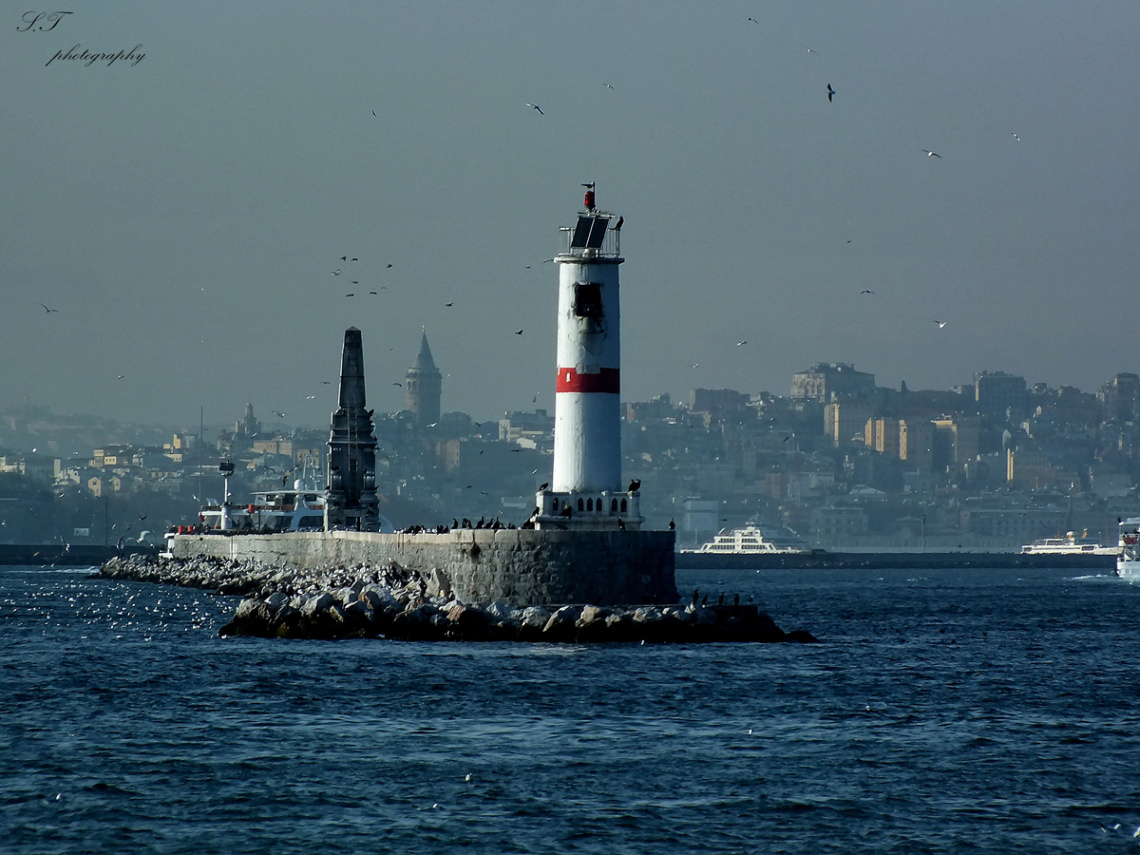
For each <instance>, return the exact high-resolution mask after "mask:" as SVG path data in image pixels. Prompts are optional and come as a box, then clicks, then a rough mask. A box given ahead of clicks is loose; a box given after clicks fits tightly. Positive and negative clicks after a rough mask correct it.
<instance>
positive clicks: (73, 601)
mask: <svg viewBox="0 0 1140 855" xmlns="http://www.w3.org/2000/svg"><path fill="white" fill-rule="evenodd" d="M90 573H91V569H90V568H87V569H76V568H70V569H47V568H38V567H35V568H32V567H3V568H0V852H4V853H36V854H37V855H44V853H78V852H185V853H195V855H202V853H211V852H225V853H246V852H250V853H252V852H266V853H269V852H272V853H293V852H297V853H300V852H312V851H322V852H352V853H360V852H401V853H419V852H423V853H427V852H431V853H441V852H442V853H450V852H465V853H470V852H474V853H543V855H548V853H562V852H582V853H606V855H612V853H674V852H676V853H681V852H685V853H688V852H716V853H721V852H723V853H729V852H796V853H821V852H837V853H839V852H842V853H853V852H875V853H881V852H900V853H901V852H905V853H910V852H931V853H943V852H994V853H1007V852H1010V851H1025V852H1034V853H1039V852H1093V851H1095V852H1126V851H1127V852H1136V851H1140V836H1136V835H1137V834H1138V830H1140V676H1138V675H1140V668H1138V663H1140V644H1138V641H1140V627H1138V621H1137V615H1138V612H1140V586H1137V585H1133V584H1129V583H1127V582H1123V581H1121V580H1118V579H1115V578H1114V577H1110V576H1107V575H1105V576H1100V575H1090V576H1087V577H1081V576H1075V575H1074V574H1073V572H1072V571H1061V570H1053V571H1050V570H1032V571H1028V570H984V569H970V570H922V571H917V570H914V571H906V570H891V571H874V570H861V571H839V570H814V571H792V570H782V571H763V572H760V573H756V572H752V571H719V572H702V571H681V572H678V580H677V581H678V587H679V588H680V589H681V591H682V592H683V595H682V598H683V599H684V600H685V601H688V600H689V599H690V598H691V597H692V596H693V591H694V589H695V590H696V591H697V595H698V596H699V597H702V598H703V597H704V596H706V595H707V596H709V599H710V602H712V601H715V600H716V599H719V598H720V596H721V594H722V593H723V594H724V596H725V598H726V601H728V602H731V600H732V598H733V596H734V595H739V596H740V598H741V601H742V602H749V601H752V602H756V603H758V604H759V605H760V606H761V607H762V608H763V609H765V610H767V611H768V612H769V613H770V614H771V615H772V617H773V618H774V619H775V621H776V623H777V624H779V625H780V626H782V627H783V628H785V629H797V628H804V629H808V630H810V631H811V632H812V633H814V634H815V635H816V636H817V637H818V638H819V639H820V642H821V643H819V644H815V645H800V644H768V645H758V644H739V645H728V644H709V645H676V646H674V645H640V644H638V645H630V644H608V645H595V646H581V645H547V644H507V643H414V642H390V641H385V640H380V639H376V640H349V641H333V642H322V641H283V640H264V639H240V638H227V639H223V638H219V637H218V628H219V627H220V626H221V625H222V624H223V623H224V622H225V621H226V620H227V619H228V617H229V615H230V613H231V612H232V610H233V608H234V606H235V605H236V601H235V600H234V599H233V598H227V597H217V596H213V595H211V594H209V593H206V592H202V591H196V590H186V589H178V588H171V587H164V586H156V585H146V584H135V583H124V582H118V581H108V580H101V579H97V578H91V576H90Z"/></svg>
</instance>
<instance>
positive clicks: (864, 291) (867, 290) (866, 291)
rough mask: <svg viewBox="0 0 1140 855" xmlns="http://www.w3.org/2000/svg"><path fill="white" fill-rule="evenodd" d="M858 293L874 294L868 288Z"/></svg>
mask: <svg viewBox="0 0 1140 855" xmlns="http://www.w3.org/2000/svg"><path fill="white" fill-rule="evenodd" d="M859 293H860V294H874V293H875V292H874V291H872V290H871V289H870V288H864V289H863V290H862V291H860V292H859Z"/></svg>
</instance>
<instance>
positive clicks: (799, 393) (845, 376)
mask: <svg viewBox="0 0 1140 855" xmlns="http://www.w3.org/2000/svg"><path fill="white" fill-rule="evenodd" d="M874 391H875V375H874V374H869V373H867V372H866V371H856V370H855V366H854V365H848V364H847V363H845V362H818V363H816V364H815V365H813V366H812V367H811V368H809V369H807V370H806V371H797V372H796V373H795V374H793V375H792V397H793V398H799V399H803V398H808V399H811V400H814V401H819V402H820V403H822V404H827V403H830V402H831V401H834V400H837V399H839V400H842V399H844V398H856V399H857V398H863V397H868V396H870V395H872V394H873V393H874Z"/></svg>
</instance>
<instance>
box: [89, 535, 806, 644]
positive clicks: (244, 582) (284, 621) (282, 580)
mask: <svg viewBox="0 0 1140 855" xmlns="http://www.w3.org/2000/svg"><path fill="white" fill-rule="evenodd" d="M99 575H101V576H103V577H107V578H117V579H124V578H126V579H133V580H136V581H145V582H157V583H161V584H172V585H181V586H186V587H195V588H205V589H208V590H216V591H217V592H218V593H222V594H240V595H243V596H244V599H242V601H241V603H240V604H239V605H238V607H237V609H236V611H235V612H234V614H233V617H232V619H231V620H230V622H229V623H227V624H226V625H225V626H224V627H222V629H221V631H220V634H221V635H223V636H254V637H261V638H319V639H334V638H389V639H399V640H415V641H531V642H534V641H543V642H557V643H592V642H638V641H640V642H649V643H703V642H776V641H798V642H813V641H815V640H816V639H815V638H814V637H812V635H811V634H810V633H808V632H806V631H803V630H800V631H796V632H790V633H788V632H784V631H783V630H781V629H780V628H779V627H778V626H776V624H775V623H774V622H773V621H772V619H771V618H770V617H769V616H768V615H766V614H764V613H763V612H761V611H760V610H759V609H758V608H757V607H756V606H754V605H731V606H729V605H716V606H701V605H698V604H696V603H693V604H691V605H689V606H687V607H684V608H682V607H681V606H678V605H671V606H663V607H662V606H656V605H654V606H649V605H642V606H623V607H612V606H611V607H602V606H596V605H561V606H550V607H544V606H528V607H526V608H513V607H512V606H510V605H509V604H507V603H502V602H492V603H485V604H477V605H476V604H469V603H463V602H460V600H459V599H457V598H456V597H454V595H450V594H449V593H448V592H445V593H444V594H443V595H441V596H429V594H428V591H429V590H431V589H432V584H433V582H434V581H435V580H432V579H430V578H426V577H425V576H424V575H423V574H420V573H418V572H416V571H414V570H408V569H406V568H402V567H399V566H396V565H394V564H389V565H385V566H382V567H368V566H364V565H361V566H359V567H356V568H335V569H331V570H323V571H313V570H298V569H295V568H290V567H280V568H270V567H265V566H261V565H256V564H252V563H247V562H236V561H227V560H221V559H212V558H195V559H162V558H159V559H148V558H144V557H141V556H132V557H130V558H125V559H112V560H111V561H108V562H107V563H106V564H105V565H103V567H102V568H101V569H100V571H99ZM429 575H430V574H429Z"/></svg>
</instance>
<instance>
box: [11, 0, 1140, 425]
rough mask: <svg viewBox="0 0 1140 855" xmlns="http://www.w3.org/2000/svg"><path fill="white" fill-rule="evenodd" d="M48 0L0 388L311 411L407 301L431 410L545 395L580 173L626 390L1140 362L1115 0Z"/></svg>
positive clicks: (24, 111)
mask: <svg viewBox="0 0 1140 855" xmlns="http://www.w3.org/2000/svg"><path fill="white" fill-rule="evenodd" d="M58 9H65V10H68V11H70V12H71V14H69V15H66V16H63V17H62V18H61V19H60V20H59V22H58V23H57V24H56V25H55V27H54V29H51V30H48V29H47V27H49V26H50V23H49V22H48V21H47V20H46V19H43V20H40V21H39V22H38V23H37V24H35V25H34V26H33V27H32V28H31V29H28V28H27V25H28V22H29V21H30V20H32V18H33V17H34V15H33V16H28V17H25V13H27V12H28V11H29V6H28V5H26V4H25V5H14V4H12V3H3V4H2V5H0V34H2V35H0V73H2V76H3V80H4V87H3V95H2V96H0V98H2V101H0V104H2V105H3V123H2V124H0V128H2V134H3V141H4V145H3V151H4V158H3V163H2V166H0V201H2V204H0V289H2V290H0V294H2V297H3V302H2V311H0V364H2V366H3V370H2V374H0V405H12V404H19V403H21V402H23V401H25V400H26V401H28V402H29V403H33V404H42V405H47V406H50V407H51V408H53V409H54V410H55V411H56V412H58V413H84V412H91V413H96V414H100V415H108V416H113V417H116V418H120V419H122V420H137V421H143V422H151V423H163V424H183V425H187V426H189V425H196V424H197V423H198V415H199V408H200V407H203V408H204V412H205V419H206V422H207V423H208V424H209V423H225V422H233V421H235V420H236V419H238V418H239V417H240V416H241V415H242V413H243V411H244V407H245V403H246V402H247V401H251V402H252V403H253V405H254V408H255V412H256V413H257V415H258V416H260V417H261V418H262V419H263V421H274V418H273V416H272V411H273V410H278V411H282V412H285V413H287V417H286V419H285V421H286V422H288V423H289V424H297V425H312V426H322V425H327V424H328V419H329V414H330V412H331V411H332V410H333V409H334V408H335V406H336V400H335V390H336V385H335V383H333V384H331V385H324V384H323V383H322V381H325V380H330V381H335V380H336V377H337V373H338V370H339V364H340V349H341V344H342V341H343V334H344V329H345V328H346V327H348V326H357V327H359V328H360V329H361V330H362V332H363V339H364V357H365V366H366V372H367V380H368V398H369V405H370V406H372V407H375V408H376V410H377V411H378V412H385V411H395V410H398V409H400V408H402V407H403V405H404V395H403V389H402V388H401V387H397V386H394V385H393V383H396V382H402V381H403V378H404V373H405V371H406V370H407V368H408V367H409V366H410V365H411V364H412V362H413V360H414V359H415V356H416V353H417V351H418V348H419V339H420V329H421V327H422V326H423V325H426V326H427V333H428V338H429V341H430V343H431V347H432V351H433V353H434V355H435V359H436V363H437V364H438V366H439V368H440V370H441V371H442V372H443V374H444V393H443V409H444V410H445V411H449V410H463V411H465V412H468V413H470V414H471V415H472V416H474V417H475V418H476V419H478V420H486V419H492V418H497V417H499V416H500V415H501V413H502V412H503V411H504V410H507V409H531V408H533V407H534V406H536V404H535V403H534V402H533V399H534V397H535V396H536V395H537V399H538V400H537V406H540V407H542V406H545V407H547V408H549V409H551V410H553V399H554V376H555V367H556V366H555V364H554V356H555V338H554V329H555V310H556V299H557V271H556V270H554V269H553V268H554V265H552V264H543V263H542V262H543V259H545V258H549V257H550V256H552V255H553V254H554V252H555V251H556V249H557V247H558V229H559V227H560V226H566V225H571V224H572V223H573V221H574V218H575V215H576V212H577V210H578V208H579V206H580V204H581V190H582V188H581V187H580V186H579V185H580V184H581V183H582V182H585V181H596V182H597V187H598V202H599V205H600V206H601V207H603V208H605V209H608V210H612V211H614V212H615V213H620V214H623V215H624V216H625V227H624V229H623V232H622V235H623V241H622V250H623V255H624V256H625V258H626V259H627V260H626V262H625V264H624V265H623V266H622V324H623V329H622V345H623V366H622V367H623V372H622V373H623V378H622V398H623V399H624V400H645V399H647V398H649V397H651V396H653V395H655V394H659V393H661V392H669V393H671V394H673V395H674V396H675V397H676V398H682V399H683V398H684V397H685V396H687V394H688V393H689V391H690V390H691V389H693V388H694V387H697V386H705V387H713V388H720V387H730V388H735V389H738V390H740V391H744V392H749V393H756V392H759V391H762V390H769V391H772V392H775V393H777V394H787V393H788V391H789V388H790V383H791V375H792V373H793V372H795V371H797V370H801V369H803V368H806V367H808V366H809V365H811V364H812V363H814V362H818V361H842V362H851V363H854V364H855V365H856V367H857V368H859V369H861V370H866V371H871V372H873V373H874V374H875V376H876V378H877V380H878V382H879V383H880V385H891V386H897V384H898V383H899V381H901V380H905V381H906V382H907V384H908V386H909V387H910V388H912V389H914V388H947V387H949V386H951V385H954V384H957V383H965V382H970V380H971V378H972V376H973V374H974V373H975V372H977V371H980V370H983V369H989V370H1004V371H1009V372H1013V373H1018V374H1022V375H1024V376H1025V377H1026V379H1027V380H1028V381H1030V382H1031V383H1032V382H1037V381H1044V382H1047V383H1049V384H1050V385H1053V386H1059V385H1062V384H1069V385H1076V386H1079V387H1081V388H1083V389H1086V390H1089V391H1091V390H1094V389H1095V388H1096V387H1097V386H1098V385H1099V384H1100V383H1102V382H1104V381H1105V380H1107V379H1109V378H1110V377H1112V376H1113V375H1114V374H1116V373H1117V372H1120V371H1137V370H1140V355H1138V353H1137V346H1136V335H1137V333H1136V330H1137V322H1136V316H1137V315H1136V306H1137V298H1138V290H1140V289H1138V284H1140V283H1138V279H1140V276H1138V274H1140V228H1138V226H1140V214H1138V204H1140V203H1138V198H1140V197H1138V194H1137V183H1138V182H1137V155H1138V154H1140V151H1138V149H1140V143H1138V139H1140V136H1138V131H1140V121H1138V118H1140V107H1138V106H1137V105H1138V104H1140V99H1138V97H1137V94H1136V85H1135V77H1136V74H1135V70H1136V62H1137V45H1138V44H1140V3H1137V2H1135V0H1126V2H1076V0H1064V2H1047V1H1046V0H1033V2H999V1H998V0H978V2H969V0H954V2H942V3H933V2H916V0H907V2H866V1H865V0H861V2H858V3H851V2H834V3H810V2H792V0H787V2H779V3H775V2H759V0H756V2H724V3H705V2H692V3H667V2H660V0H653V2H620V1H618V2H615V0H606V2H581V0H575V2H462V3H461V2H434V3H432V2H408V3H386V2H359V3H356V2H328V3H311V2H292V3H289V2H272V3H269V2H261V3H253V2H245V3H232V2H217V3H205V2H195V3H156V2H150V0H148V2H139V3H125V2H100V3H79V2H77V3H72V4H68V5H66V6H62V7H53V9H52V11H56V10H58ZM37 11H44V10H42V9H41V10H37ZM750 17H751V18H753V19H755V22H753V21H749V20H748V19H749V18H750ZM40 27H43V29H42V30H41V29H39V28H40ZM76 46H78V48H76ZM136 46H141V47H136ZM73 48H76V49H75V50H74V51H72V52H73V54H76V55H79V54H82V52H83V51H84V50H87V51H89V52H92V53H98V54H116V53H118V52H119V51H123V53H124V54H127V53H129V52H131V50H132V49H134V52H135V55H136V56H137V55H138V54H145V56H144V58H143V59H141V60H140V61H137V62H135V63H134V64H132V61H131V60H130V59H122V60H118V61H115V62H113V63H110V64H109V63H108V61H107V60H106V59H100V60H97V61H95V62H93V63H90V64H89V63H88V61H87V60H82V59H70V60H69V59H56V60H54V61H52V58H53V56H55V55H56V53H57V52H62V53H63V54H66V53H67V52H68V51H70V50H72V49H73ZM809 48H810V50H809ZM607 84H608V86H607ZM828 84H831V86H833V87H834V89H835V92H836V94H835V97H834V100H833V101H832V102H830V103H829V102H828V98H827V87H828ZM610 87H612V88H610ZM528 101H529V102H532V103H534V104H538V105H539V106H541V107H542V109H543V111H544V115H540V114H539V113H538V112H536V111H535V110H532V109H531V108H529V107H527V106H526V102H528ZM373 111H375V114H376V115H375V116H374V115H373ZM1015 134H1016V136H1015ZM923 149H929V150H933V151H935V152H938V154H940V155H941V157H930V156H928V155H927V154H925V153H924V151H923ZM343 255H348V256H349V258H352V257H357V258H359V259H360V260H359V261H358V262H349V263H346V262H342V261H341V260H340V258H341V256H343ZM388 265H391V267H388ZM528 266H529V267H528ZM337 268H340V269H341V270H342V273H341V275H340V276H333V275H332V271H333V270H335V269H337ZM352 280H356V281H357V283H358V284H352ZM865 289H867V290H872V291H874V294H861V293H860V292H861V291H863V290H865ZM371 290H375V291H378V294H377V295H376V296H371V295H369V294H368V292H369V291H371ZM349 292H353V293H355V294H356V296H355V297H352V298H348V297H346V296H345V295H346V294H347V293H349ZM40 303H43V304H46V306H48V307H49V308H53V309H58V311H56V312H50V313H49V312H47V311H45V310H44V308H42V307H41V306H40ZM446 303H454V305H453V306H451V307H447V306H446V305H445V304H446ZM936 320H940V321H945V322H946V325H945V327H944V328H942V329H939V328H938V326H937V325H936V323H935V321H936ZM517 329H523V330H524V334H523V335H521V336H520V335H515V334H514V331H515V330H517ZM742 340H746V341H747V344H745V345H739V346H738V345H737V342H738V341H742ZM694 366H695V367H694ZM119 375H122V378H121V379H120V378H119ZM310 396H312V397H310Z"/></svg>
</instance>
